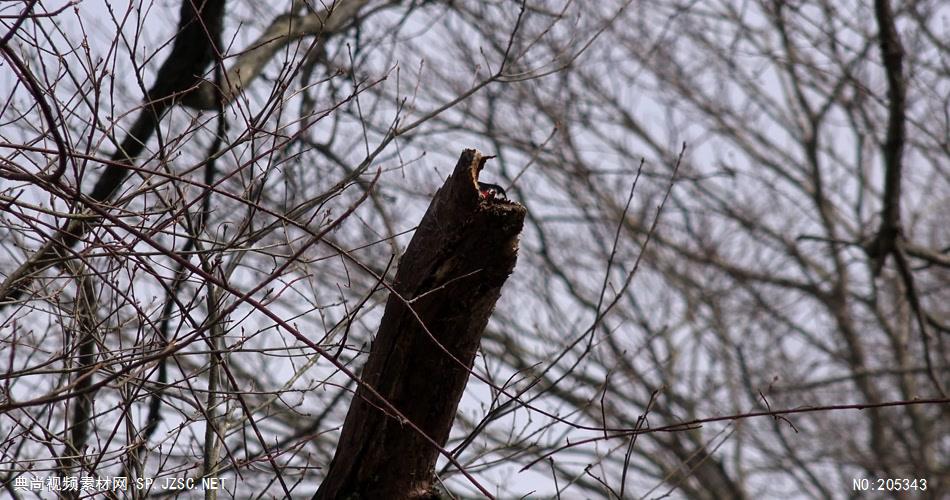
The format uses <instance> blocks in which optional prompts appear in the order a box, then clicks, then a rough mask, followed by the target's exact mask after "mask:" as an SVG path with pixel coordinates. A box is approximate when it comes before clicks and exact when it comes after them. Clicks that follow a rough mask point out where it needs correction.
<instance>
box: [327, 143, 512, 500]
mask: <svg viewBox="0 0 950 500" xmlns="http://www.w3.org/2000/svg"><path fill="white" fill-rule="evenodd" d="M487 159H488V158H486V157H484V156H482V155H481V154H479V153H478V152H477V151H474V150H465V151H464V152H463V153H462V156H461V158H460V159H459V161H458V164H457V165H456V167H455V171H454V173H453V174H452V175H451V176H450V177H449V178H448V179H447V180H446V181H445V185H444V186H443V187H442V188H441V189H440V190H439V191H438V192H437V193H436V195H435V198H434V199H433V200H432V203H431V205H430V206H429V209H428V211H427V212H426V214H425V216H424V217H423V219H422V222H421V223H420V225H419V228H418V229H417V230H416V233H415V235H414V236H413V238H412V241H411V242H410V243H409V247H408V248H407V249H406V253H405V254H404V255H403V256H402V259H401V261H400V264H399V271H398V272H397V273H396V278H395V281H394V283H393V285H392V288H391V294H390V297H389V301H388V302H387V304H386V311H385V313H384V315H383V319H382V323H381V325H380V327H379V331H378V333H377V335H376V338H375V340H374V342H373V346H372V350H371V353H370V355H369V358H368V360H367V362H366V365H365V366H364V368H363V374H362V381H363V382H364V384H361V386H360V388H359V390H357V393H356V396H355V397H354V398H353V402H352V403H351V406H350V409H349V413H348V414H347V416H346V421H345V423H344V425H343V431H342V435H341V437H340V442H339V444H338V446H337V450H336V455H335V456H334V458H333V461H332V463H331V464H330V469H329V471H328V473H327V477H326V479H325V480H324V481H323V483H322V484H321V485H320V489H319V491H318V492H317V494H316V495H315V496H314V498H315V499H331V498H433V497H435V496H437V495H436V494H435V493H434V492H433V491H434V490H433V485H434V481H435V479H434V473H433V471H434V467H435V464H436V459H437V457H438V454H439V448H438V447H437V446H434V445H433V441H434V442H435V443H437V444H438V446H443V445H444V444H445V442H446V440H447V439H448V436H449V431H450V430H451V428H452V421H453V420H454V418H455V412H456V409H457V406H458V402H459V400H460V399H461V397H462V393H463V391H464V389H465V384H466V382H467V381H468V377H469V373H470V370H471V367H472V363H473V361H474V359H475V352H476V350H477V349H478V346H479V341H480V339H481V336H482V332H483V331H484V329H485V325H486V324H487V323H488V318H489V316H490V315H491V312H492V310H493V309H494V307H495V302H496V301H497V300H498V297H499V296H500V295H501V287H502V285H504V283H505V281H506V280H507V278H508V276H509V275H510V274H511V272H512V270H513V269H514V266H515V261H516V259H517V249H518V235H519V234H520V232H521V229H522V226H523V223H524V217H525V213H526V212H525V209H524V207H522V206H521V205H519V204H516V203H511V202H509V201H507V200H504V199H501V198H492V197H485V196H482V195H480V194H479V192H478V189H477V185H476V182H477V180H478V173H479V171H480V170H481V169H482V167H483V166H484V164H485V161H486V160H487ZM369 388H372V389H374V390H373V391H370V390H369ZM374 393H375V394H374ZM380 397H382V398H385V400H386V401H387V402H388V404H386V403H384V402H383V401H382V400H381V399H380ZM389 405H392V407H394V408H396V409H398V410H399V413H401V414H402V416H403V417H404V418H405V419H406V420H408V421H409V422H411V424H413V425H412V426H409V425H407V424H408V422H405V421H403V420H402V419H401V418H398V417H396V416H395V415H394V414H393V412H391V411H387V410H386V407H387V406H389ZM411 427H417V428H418V429H419V430H421V431H422V432H423V433H425V436H428V438H429V439H426V438H425V437H423V436H422V435H420V434H419V433H418V432H415V431H414V430H413V429H412V428H411Z"/></svg>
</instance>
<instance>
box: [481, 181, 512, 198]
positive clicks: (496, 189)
mask: <svg viewBox="0 0 950 500" xmlns="http://www.w3.org/2000/svg"><path fill="white" fill-rule="evenodd" d="M478 196H479V197H480V198H481V199H483V200H495V199H498V197H501V199H502V200H508V197H507V196H506V195H505V190H504V189H502V188H501V186H499V185H497V184H489V183H487V182H479V183H478Z"/></svg>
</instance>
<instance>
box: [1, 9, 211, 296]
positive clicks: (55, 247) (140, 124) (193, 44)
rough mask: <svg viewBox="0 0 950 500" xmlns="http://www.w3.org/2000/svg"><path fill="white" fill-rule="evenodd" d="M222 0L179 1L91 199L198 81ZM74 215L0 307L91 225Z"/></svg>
mask: <svg viewBox="0 0 950 500" xmlns="http://www.w3.org/2000/svg"><path fill="white" fill-rule="evenodd" d="M224 5H225V0H182V2H181V11H180V17H179V22H178V33H177V34H176V35H175V41H174V44H173V45H172V50H171V53H170V54H169V55H168V57H167V58H166V59H165V61H164V62H163V63H162V66H161V67H160V68H159V70H158V75H157V76H156V78H155V82H154V83H153V84H152V87H151V88H150V89H149V90H148V96H147V97H148V100H149V102H148V103H147V104H146V106H145V107H144V108H142V110H141V111H140V112H139V115H138V117H137V118H136V120H135V123H134V124H133V125H132V128H131V129H130V130H129V132H128V134H126V136H125V139H124V140H123V141H122V143H121V144H120V146H119V149H118V150H117V151H116V152H115V154H113V155H112V160H113V162H112V163H108V164H107V165H106V169H105V170H104V171H103V172H102V174H101V175H100V176H99V178H98V179H96V183H95V185H94V186H93V188H92V191H91V192H90V193H89V195H88V196H89V198H91V200H92V201H94V202H106V201H108V200H110V199H111V198H112V196H113V195H114V193H116V192H117V191H118V189H119V187H120V186H122V183H123V182H124V181H125V178H126V177H127V176H128V174H129V168H128V166H131V165H132V163H133V162H134V160H135V159H136V158H138V156H139V155H140V154H141V153H142V151H144V150H145V145H146V144H147V143H148V140H149V138H150V137H151V136H152V134H154V133H155V130H156V128H157V127H158V123H159V121H160V120H161V118H162V116H163V115H164V114H165V112H167V111H168V110H169V109H170V108H171V106H172V105H173V104H174V103H175V102H177V101H178V100H180V99H182V98H183V97H185V96H186V95H187V94H188V93H189V92H192V91H193V90H194V89H196V88H197V87H198V84H199V83H200V82H202V81H203V76H204V74H205V72H206V70H207V68H208V65H209V64H211V62H212V61H214V60H215V57H216V54H217V47H218V46H219V45H220V43H219V40H220V36H221V30H222V27H223V18H224ZM8 56H9V55H8ZM50 128H51V132H53V133H54V134H55V131H56V129H55V127H53V126H52V124H51V125H50ZM56 137H58V136H57V135H54V138H56ZM58 142H61V141H58ZM60 155H61V159H64V158H65V155H64V153H63V152H61V153H60ZM63 169H64V166H63V165H62V164H61V165H60V166H59V167H58V168H57V171H56V172H55V173H54V175H53V177H52V178H54V179H55V178H58V176H59V175H60V174H62V170H63ZM41 179H45V178H42V177H41ZM80 220H81V219H72V220H70V221H68V222H67V223H66V224H65V225H64V226H63V227H62V228H61V229H60V231H59V233H58V234H57V235H56V236H54V237H53V239H52V240H50V241H48V242H47V243H46V244H44V245H43V247H42V248H40V249H39V250H37V252H36V253H35V254H34V255H33V256H32V257H31V258H30V259H29V260H28V261H27V262H25V263H24V264H23V265H21V266H20V267H19V268H18V269H17V270H15V271H14V272H13V273H11V274H10V275H9V276H8V277H7V279H6V281H5V283H4V288H3V289H2V290H0V307H2V306H3V305H5V304H7V303H10V302H12V301H14V300H16V299H18V298H19V297H20V295H21V294H22V293H23V290H24V288H25V287H26V286H27V284H28V283H29V281H30V279H31V277H32V275H34V274H35V273H36V272H37V271H38V270H40V269H42V268H44V267H46V266H49V265H50V264H53V263H55V262H58V261H60V260H62V259H63V258H66V256H67V253H68V252H64V249H68V248H71V247H72V246H73V245H75V244H76V242H77V241H78V240H79V239H80V238H81V237H82V235H83V234H85V233H86V232H87V231H88V230H89V228H90V227H92V226H93V224H94V221H89V220H85V221H80Z"/></svg>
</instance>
